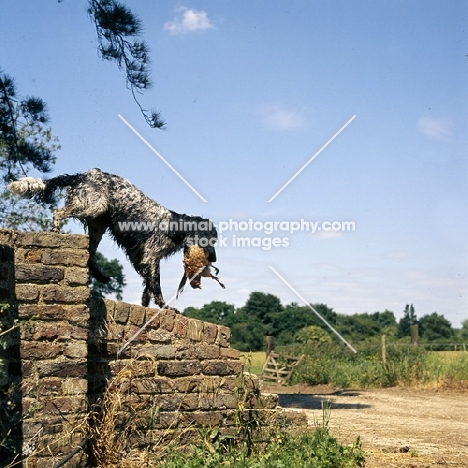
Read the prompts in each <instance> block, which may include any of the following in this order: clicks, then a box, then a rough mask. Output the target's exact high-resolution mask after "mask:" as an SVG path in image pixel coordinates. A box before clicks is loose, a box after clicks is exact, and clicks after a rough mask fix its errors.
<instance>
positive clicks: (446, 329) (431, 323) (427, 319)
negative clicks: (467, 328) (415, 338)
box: [419, 312, 454, 341]
mask: <svg viewBox="0 0 468 468" xmlns="http://www.w3.org/2000/svg"><path fill="white" fill-rule="evenodd" d="M419 334H420V335H421V337H422V338H424V339H426V340H428V341H436V340H440V339H447V338H451V337H452V336H453V334H454V330H453V328H452V324H451V323H450V322H449V321H448V320H447V319H446V318H445V317H444V316H443V315H439V314H438V313H437V312H433V313H432V314H430V315H423V316H422V317H421V319H420V320H419Z"/></svg>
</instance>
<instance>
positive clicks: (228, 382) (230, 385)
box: [219, 375, 239, 392]
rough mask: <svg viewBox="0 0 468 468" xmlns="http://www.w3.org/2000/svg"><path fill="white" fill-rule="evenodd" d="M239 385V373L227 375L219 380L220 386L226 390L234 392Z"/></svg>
mask: <svg viewBox="0 0 468 468" xmlns="http://www.w3.org/2000/svg"><path fill="white" fill-rule="evenodd" d="M238 385H239V383H238V381H237V375H226V376H224V377H221V378H220V381H219V388H220V389H221V390H222V391H225V392H233V391H234V389H235V388H236V387H237V386H238Z"/></svg>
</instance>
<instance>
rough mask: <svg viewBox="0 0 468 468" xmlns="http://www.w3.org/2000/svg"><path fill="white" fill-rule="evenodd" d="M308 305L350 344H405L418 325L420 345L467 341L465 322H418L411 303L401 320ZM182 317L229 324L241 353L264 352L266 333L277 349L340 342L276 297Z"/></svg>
mask: <svg viewBox="0 0 468 468" xmlns="http://www.w3.org/2000/svg"><path fill="white" fill-rule="evenodd" d="M311 306H312V307H313V308H314V309H315V310H316V311H317V312H318V313H319V314H320V315H321V316H322V317H323V318H324V319H325V320H326V321H327V322H328V323H329V324H330V325H332V326H333V327H334V328H335V329H336V330H337V331H338V332H339V333H340V334H341V335H342V336H343V337H344V338H346V340H348V341H349V342H351V343H358V342H363V341H367V340H369V339H372V338H374V339H375V337H378V336H380V335H383V334H385V335H387V337H388V339H389V340H395V341H396V340H401V341H402V342H409V339H410V327H411V325H415V324H417V325H418V329H419V336H420V342H421V343H431V342H437V343H439V344H440V343H449V342H450V343H463V342H468V319H467V320H465V321H464V322H463V326H462V328H461V329H456V328H453V327H452V324H451V323H450V322H449V321H448V320H447V319H446V318H445V317H444V316H443V315H442V314H438V313H437V312H433V313H431V314H427V315H423V316H422V317H421V318H418V317H417V315H416V313H415V310H414V307H413V305H412V304H411V305H409V304H408V305H407V306H406V307H405V309H404V311H403V317H402V318H401V319H400V320H399V321H397V319H396V317H395V314H394V312H392V311H390V310H384V311H383V312H374V313H367V312H364V313H356V314H353V315H345V314H339V313H337V312H335V311H334V310H333V309H332V308H330V307H328V306H327V305H325V304H311ZM184 314H185V315H186V316H188V317H194V318H197V319H200V320H204V321H208V322H213V323H218V324H222V325H226V326H228V327H229V328H230V329H231V331H232V338H231V344H232V346H233V347H234V348H236V349H239V350H241V351H260V350H263V349H265V336H266V335H270V336H273V337H274V338H275V343H276V344H277V345H279V346H280V345H289V344H293V343H297V342H306V341H316V342H327V341H332V340H335V339H338V338H337V337H336V336H335V334H334V333H333V332H331V330H330V329H329V327H327V325H326V324H325V323H324V322H323V321H322V320H320V319H319V318H318V317H317V315H316V314H315V313H314V312H313V311H312V310H311V309H310V308H309V307H306V306H301V305H299V304H297V303H295V302H292V303H291V304H287V305H283V304H282V303H281V301H280V299H279V298H278V297H276V296H275V295H273V294H267V293H262V292H253V293H251V294H250V296H249V298H248V300H247V302H246V303H245V305H244V306H242V307H238V308H236V307H235V306H234V305H232V304H227V303H226V302H220V301H213V302H210V303H209V304H205V305H204V306H203V307H200V308H196V307H187V308H186V309H185V310H184Z"/></svg>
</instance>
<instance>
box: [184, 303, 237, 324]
mask: <svg viewBox="0 0 468 468" xmlns="http://www.w3.org/2000/svg"><path fill="white" fill-rule="evenodd" d="M234 313H235V309H234V306H233V305H232V304H228V303H226V302H221V301H212V302H210V303H209V304H205V305H204V306H203V307H200V308H197V307H187V308H186V309H185V310H184V315H186V316H187V317H191V318H195V319H197V320H202V321H204V322H211V323H216V324H218V325H226V323H231V322H232V321H233V316H234Z"/></svg>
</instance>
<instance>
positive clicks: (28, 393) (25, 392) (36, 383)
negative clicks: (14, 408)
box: [21, 377, 62, 398]
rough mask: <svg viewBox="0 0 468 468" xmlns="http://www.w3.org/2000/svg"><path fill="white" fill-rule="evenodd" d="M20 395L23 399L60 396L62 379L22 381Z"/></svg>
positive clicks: (50, 378)
mask: <svg viewBox="0 0 468 468" xmlns="http://www.w3.org/2000/svg"><path fill="white" fill-rule="evenodd" d="M21 393H22V396H23V398H24V397H31V398H36V397H37V396H38V395H39V396H58V395H61V394H62V379H58V378H55V377H49V378H45V379H40V380H37V379H34V380H32V379H24V380H23V382H22V384H21Z"/></svg>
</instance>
